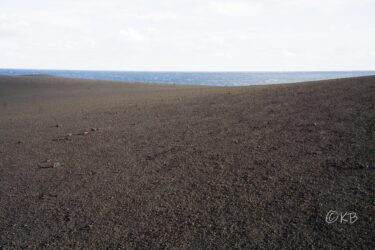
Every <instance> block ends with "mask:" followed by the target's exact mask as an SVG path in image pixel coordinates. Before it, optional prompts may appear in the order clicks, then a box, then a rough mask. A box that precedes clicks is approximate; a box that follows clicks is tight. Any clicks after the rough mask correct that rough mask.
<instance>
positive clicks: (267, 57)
mask: <svg viewBox="0 0 375 250" xmlns="http://www.w3.org/2000/svg"><path fill="white" fill-rule="evenodd" d="M373 13H375V2H374V1H372V0H282V1H281V0H212V1H199V0H179V1H176V0H160V1H152V0H138V1H130V0H107V1H99V0H90V1H89V0H74V1H73V0H65V1H63V0H53V1H50V0H49V1H47V0H35V1H26V0H12V1H5V2H4V1H3V2H2V3H0V54H1V56H0V67H4V68H11V67H16V68H65V69H69V68H78V69H109V70H110V69H117V70H353V69H375V60H374V59H375V58H374V54H373V51H375V26H374V23H375V15H373Z"/></svg>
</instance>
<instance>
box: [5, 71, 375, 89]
mask: <svg viewBox="0 0 375 250" xmlns="http://www.w3.org/2000/svg"><path fill="white" fill-rule="evenodd" d="M32 74H48V75H56V76H64V77H73V78H86V79H97V80H115V81H133V82H146V83H167V84H191V85H211V86H246V85H258V84H278V83H293V82H303V81H313V80H324V79H335V78H346V77H357V76H367V75H375V71H331V72H328V71H324V72H319V71H311V72H151V71H87V70H34V69H0V75H32Z"/></svg>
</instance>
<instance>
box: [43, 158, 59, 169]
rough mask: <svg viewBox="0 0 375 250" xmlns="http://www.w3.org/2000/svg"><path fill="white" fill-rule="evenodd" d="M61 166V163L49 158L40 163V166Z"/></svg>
mask: <svg viewBox="0 0 375 250" xmlns="http://www.w3.org/2000/svg"><path fill="white" fill-rule="evenodd" d="M58 167H61V163H60V162H58V161H54V160H51V159H47V160H46V161H45V162H42V163H40V164H39V168H58Z"/></svg>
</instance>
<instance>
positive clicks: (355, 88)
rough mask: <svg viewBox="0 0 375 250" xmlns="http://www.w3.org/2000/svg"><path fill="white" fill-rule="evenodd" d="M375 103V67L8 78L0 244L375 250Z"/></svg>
mask: <svg viewBox="0 0 375 250" xmlns="http://www.w3.org/2000/svg"><path fill="white" fill-rule="evenodd" d="M374 105H375V77H363V78H352V79H343V80H331V81H320V82H312V83H303V84H290V85H288V84H285V85H273V86H252V87H240V88H210V87H193V86H163V85H132V84H119V83H112V82H98V81H89V80H74V79H64V78H57V77H49V76H25V77H5V76H2V77H0V248H5V249H7V248H27V247H30V248H36V249H38V248H105V247H108V248H137V249H139V248H141V249H154V248H175V249H200V248H211V249H212V248H219V249H230V248H247V249H263V248H264V249H280V248H285V249H342V248H344V249H345V248H351V249H355V248H358V249H374V248H375V231H374V229H375V150H374V149H375V136H374V131H375V107H374ZM57 124H61V126H59V127H56V125H57ZM91 128H99V130H96V131H91V130H90V129H91ZM84 131H88V132H89V133H88V134H87V135H79V134H81V133H83V132H84ZM69 133H72V134H73V135H72V136H67V134H69ZM47 159H51V160H52V162H59V163H60V166H59V164H56V166H55V167H54V168H48V167H49V166H51V165H52V164H51V163H46V160H47ZM45 167H47V168H45ZM330 210H335V211H338V212H342V213H345V212H354V213H356V215H357V216H358V220H357V221H355V222H354V223H353V224H350V222H345V221H343V223H340V219H338V221H336V222H335V223H333V224H328V223H326V221H325V220H326V215H327V213H328V212H329V211H330ZM344 219H345V220H347V219H349V215H347V216H346V217H344Z"/></svg>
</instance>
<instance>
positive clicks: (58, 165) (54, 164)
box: [53, 162, 61, 168]
mask: <svg viewBox="0 0 375 250" xmlns="http://www.w3.org/2000/svg"><path fill="white" fill-rule="evenodd" d="M53 167H54V168H58V167H61V164H60V162H54V163H53Z"/></svg>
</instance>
